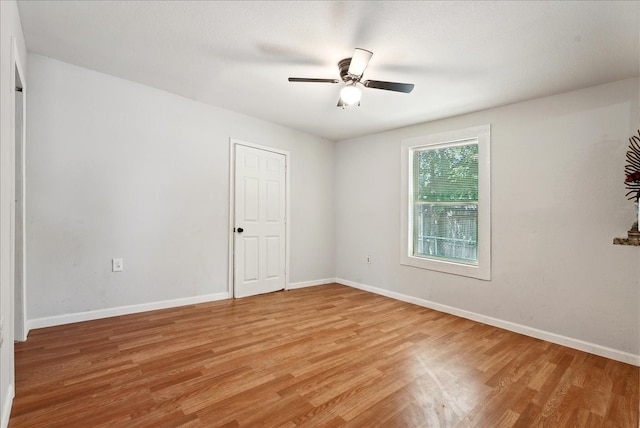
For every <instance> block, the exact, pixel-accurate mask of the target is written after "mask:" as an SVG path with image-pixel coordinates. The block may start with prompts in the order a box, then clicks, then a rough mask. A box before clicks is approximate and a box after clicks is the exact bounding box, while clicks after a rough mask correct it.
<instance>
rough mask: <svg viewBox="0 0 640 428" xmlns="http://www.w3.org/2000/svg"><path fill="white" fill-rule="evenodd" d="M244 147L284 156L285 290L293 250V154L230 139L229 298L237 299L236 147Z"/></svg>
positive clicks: (287, 283)
mask: <svg viewBox="0 0 640 428" xmlns="http://www.w3.org/2000/svg"><path fill="white" fill-rule="evenodd" d="M236 145H242V146H247V147H253V148H254V149H258V150H264V151H267V152H273V153H278V154H281V155H283V156H284V163H285V174H284V179H285V227H286V229H285V234H286V237H285V246H286V247H285V256H284V257H285V262H284V263H285V267H284V275H285V284H284V289H285V290H288V289H289V287H290V285H289V261H290V254H291V252H290V249H291V242H290V237H291V225H290V222H289V219H290V218H291V208H290V204H289V200H290V196H291V180H290V174H289V168H290V166H291V153H289V152H288V151H286V150H280V149H276V148H273V147H269V146H263V145H260V144H254V143H249V142H247V141H242V140H238V139H235V138H230V139H229V243H228V245H229V251H228V254H229V264H228V272H227V273H228V281H229V283H228V288H227V289H228V291H229V296H232V297H235V290H234V285H233V281H234V277H233V271H234V263H233V260H234V242H235V240H234V232H233V229H234V227H235V198H234V195H235V180H236V156H235V152H236V151H235V146H236Z"/></svg>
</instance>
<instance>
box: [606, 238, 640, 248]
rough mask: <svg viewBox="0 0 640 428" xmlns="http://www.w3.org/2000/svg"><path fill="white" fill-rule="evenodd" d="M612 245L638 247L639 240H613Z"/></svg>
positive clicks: (639, 244) (639, 245)
mask: <svg viewBox="0 0 640 428" xmlns="http://www.w3.org/2000/svg"><path fill="white" fill-rule="evenodd" d="M613 245H631V246H634V247H640V239H637V238H613Z"/></svg>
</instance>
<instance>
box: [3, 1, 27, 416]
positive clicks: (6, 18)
mask: <svg viewBox="0 0 640 428" xmlns="http://www.w3.org/2000/svg"><path fill="white" fill-rule="evenodd" d="M12 38H15V41H16V46H17V48H18V56H19V58H20V61H21V64H22V67H23V72H24V71H25V70H24V69H25V68H26V66H27V65H26V61H27V49H26V45H25V42H24V37H23V35H22V25H21V24H20V17H19V14H18V8H17V5H16V3H15V1H0V88H2V89H1V90H0V164H1V168H0V318H2V319H3V320H4V326H3V327H4V328H3V336H4V342H3V344H2V348H0V406H1V407H0V412H1V413H0V426H6V425H7V423H8V420H9V411H10V406H11V401H12V399H13V393H14V375H13V373H14V369H13V367H14V364H13V339H14V334H13V329H14V322H13V269H12V263H13V259H12V256H11V252H12V245H13V238H12V236H13V234H12V233H11V228H12V224H11V216H12V212H13V209H14V204H13V189H14V183H15V158H14V148H15V141H14V139H13V131H12V128H13V113H12V111H13V108H14V105H13V102H14V101H13V95H12V93H13V87H12V79H11V78H12V76H13V75H14V64H13V63H12V60H11V45H12V43H13V42H12Z"/></svg>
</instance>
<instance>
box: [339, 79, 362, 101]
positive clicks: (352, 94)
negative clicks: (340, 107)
mask: <svg viewBox="0 0 640 428" xmlns="http://www.w3.org/2000/svg"><path fill="white" fill-rule="evenodd" d="M361 96H362V91H361V90H360V88H358V87H357V86H356V85H355V84H352V85H347V86H345V87H344V88H342V89H341V90H340V99H341V100H342V102H343V103H344V104H345V105H348V106H350V105H353V104H358V103H359V102H360V97H361Z"/></svg>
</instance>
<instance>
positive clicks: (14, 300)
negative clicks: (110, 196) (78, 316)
mask: <svg viewBox="0 0 640 428" xmlns="http://www.w3.org/2000/svg"><path fill="white" fill-rule="evenodd" d="M10 63H11V78H10V80H11V89H12V91H11V96H10V100H11V101H10V102H11V119H10V121H11V124H10V128H11V131H10V133H11V148H12V149H11V163H12V165H13V182H12V183H11V200H10V202H11V203H10V206H11V253H10V264H11V266H10V272H11V282H12V284H11V298H10V306H11V312H12V313H11V315H10V318H11V322H10V324H9V325H11V326H12V330H13V340H16V341H20V342H24V341H25V340H27V335H28V334H29V329H28V326H27V257H26V254H27V234H26V230H27V227H26V223H27V222H26V218H27V214H26V213H27V211H26V207H27V204H26V195H27V186H26V157H27V156H26V134H27V83H26V76H25V74H24V68H23V67H22V61H21V59H20V54H19V51H18V44H17V41H16V38H15V37H12V38H11V60H10ZM16 73H17V75H18V77H19V78H20V85H21V89H22V126H21V129H20V131H21V133H22V135H20V150H21V151H22V159H21V162H20V171H16V170H15V165H16V160H15V157H16V151H15V150H16V111H15V108H16V99H15V98H16V88H17V84H18V82H17V81H16ZM18 174H20V177H18ZM18 178H19V179H20V181H21V186H22V201H20V203H21V205H22V207H21V214H22V228H21V229H22V230H21V234H22V249H21V253H22V285H21V286H19V284H16V283H15V277H16V276H15V274H16V272H15V258H16V235H15V227H16V218H15V212H16V204H15V197H16V181H17V180H18ZM18 305H20V309H21V310H20V314H18V311H17V310H16V309H17V308H18ZM19 315H21V316H19ZM4 322H5V326H4V328H5V329H6V328H7V319H6V317H5V320H4Z"/></svg>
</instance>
